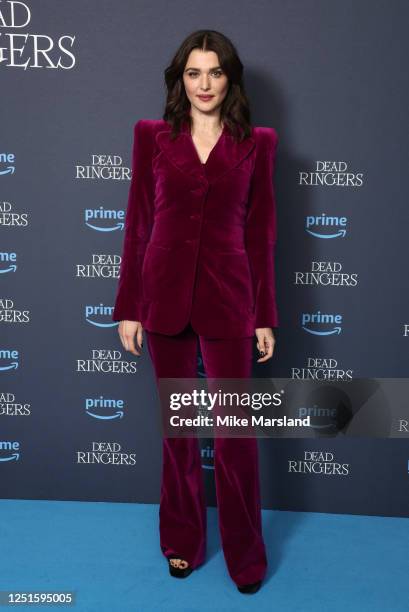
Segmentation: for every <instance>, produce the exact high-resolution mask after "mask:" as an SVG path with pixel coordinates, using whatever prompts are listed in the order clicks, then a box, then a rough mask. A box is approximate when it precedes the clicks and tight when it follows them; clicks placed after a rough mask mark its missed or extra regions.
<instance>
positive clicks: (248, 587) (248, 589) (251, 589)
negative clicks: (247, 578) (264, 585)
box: [237, 580, 262, 594]
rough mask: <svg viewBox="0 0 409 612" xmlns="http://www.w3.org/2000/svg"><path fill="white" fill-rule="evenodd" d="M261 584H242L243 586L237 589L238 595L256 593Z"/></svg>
mask: <svg viewBox="0 0 409 612" xmlns="http://www.w3.org/2000/svg"><path fill="white" fill-rule="evenodd" d="M261 582H262V581H261V580H258V581H257V582H252V583H251V584H244V585H243V586H238V587H237V588H238V590H239V591H240V593H248V594H252V593H257V591H258V590H259V588H260V587H261Z"/></svg>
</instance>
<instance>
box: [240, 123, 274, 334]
mask: <svg viewBox="0 0 409 612" xmlns="http://www.w3.org/2000/svg"><path fill="white" fill-rule="evenodd" d="M277 144H278V136H277V132H276V131H275V129H274V128H262V129H261V130H260V133H259V134H258V138H257V142H256V147H257V149H256V159H255V164H254V169H253V175H252V179H251V184H250V190H249V207H248V211H247V216H246V226H245V241H246V250H247V253H248V257H249V263H250V270H251V274H252V279H253V289H254V296H255V327H256V328H258V327H278V326H279V319H278V312H277V304H276V287H275V261H274V250H275V243H276V238H277V213H276V197H275V188H274V184H273V177H274V168H275V159H276V151H277Z"/></svg>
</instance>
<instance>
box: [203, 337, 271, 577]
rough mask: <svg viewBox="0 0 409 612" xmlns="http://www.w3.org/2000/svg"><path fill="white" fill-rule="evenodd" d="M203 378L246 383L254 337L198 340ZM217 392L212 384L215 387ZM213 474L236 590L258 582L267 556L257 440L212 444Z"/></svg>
mask: <svg viewBox="0 0 409 612" xmlns="http://www.w3.org/2000/svg"><path fill="white" fill-rule="evenodd" d="M200 345H201V351H202V356H203V364H204V368H205V371H206V375H207V377H208V378H214V379H217V378H249V377H250V376H251V370H252V357H253V337H248V338H233V339H205V338H202V337H200ZM214 384H215V388H214V391H216V389H217V381H214ZM214 469H215V484H216V495H217V505H218V515H219V530H220V536H221V541H222V546H223V554H224V558H225V560H226V565H227V569H228V571H229V574H230V576H231V578H232V579H233V580H234V582H235V583H236V584H237V585H238V586H242V585H244V584H250V583H252V582H256V581H258V580H262V579H263V578H264V576H265V573H266V569H267V556H266V550H265V545H264V540H263V534H262V521H261V518H262V517H261V494H260V481H259V459H258V444H257V438H253V437H249V438H245V437H243V438H222V437H215V438H214Z"/></svg>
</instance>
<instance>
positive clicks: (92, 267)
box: [0, 0, 409, 516]
mask: <svg viewBox="0 0 409 612" xmlns="http://www.w3.org/2000/svg"><path fill="white" fill-rule="evenodd" d="M408 16H409V7H408V5H407V3H403V2H398V1H395V2H392V3H387V2H377V3H373V2H370V1H369V0H361V1H360V2H353V1H352V0H347V1H346V2H343V3H341V4H340V3H328V2H326V1H325V0H316V1H315V2H308V3H302V2H295V1H294V2H287V3H283V2H278V1H275V0H272V1H271V2H264V1H259V2H250V1H246V2H240V3H237V2H234V1H233V0H226V1H224V2H215V1H210V2H207V3H206V4H204V3H202V2H197V1H193V2H190V3H188V4H187V3H185V2H182V1H180V0H175V2H172V3H168V2H165V1H156V2H153V3H152V2H150V3H148V2H145V1H144V2H139V1H137V2H135V1H131V0H121V1H120V2H117V3H116V4H113V3H112V2H108V0H98V1H97V0H88V1H87V2H85V3H84V2H79V1H78V0H75V1H74V2H71V3H63V2H61V3H56V2H52V1H51V0H41V1H39V0H35V1H34V0H26V1H24V2H12V1H7V0H1V1H0V92H1V93H0V104H1V134H0V236H1V247H0V313H1V315H0V478H1V496H2V497H3V498H21V499H51V500H52V499H55V500H84V501H91V500H93V501H95V500H100V501H119V502H143V503H158V501H159V485H160V477H161V461H162V454H161V453H162V440H161V431H160V412H159V401H158V394H157V389H156V385H155V379H154V371H153V366H152V363H151V360H150V357H149V353H148V349H147V346H146V342H145V343H144V347H143V354H142V356H141V357H135V356H133V355H132V354H131V353H129V352H127V351H125V350H124V349H123V348H122V345H121V343H120V340H119V336H118V326H117V323H114V322H113V321H112V319H111V316H112V311H113V306H114V300H115V294H116V288H117V282H118V273H119V266H120V254H121V251H122V241H123V230H124V219H125V212H126V205H127V197H128V190H129V185H130V179H131V167H130V165H131V150H132V139H133V126H134V124H135V122H136V121H137V120H138V119H141V118H151V119H158V118H161V116H162V113H163V109H164V101H165V85H164V78H163V71H164V69H165V67H166V66H167V65H168V64H169V62H170V60H171V58H172V56H173V53H174V52H175V50H176V49H177V47H178V46H179V44H180V43H181V41H182V40H183V39H184V38H185V37H186V36H187V35H188V34H189V33H190V32H192V31H194V30H197V29H201V28H209V29H215V30H218V31H221V32H223V33H224V34H226V35H227V36H228V37H230V38H231V39H232V41H233V43H234V44H235V45H236V47H237V49H238V51H239V54H240V57H241V59H242V62H243V64H244V66H245V86H246V90H247V94H248V97H249V99H250V103H251V109H252V121H253V124H254V125H265V126H271V127H274V128H275V129H276V130H277V133H278V136H279V145H278V151H277V162H276V169H275V190H276V198H277V217H278V243H277V249H276V276H277V295H278V306H279V315H280V327H279V328H278V329H277V330H276V333H275V335H276V339H277V342H276V348H275V352H274V357H273V359H272V360H270V361H269V362H267V363H266V364H257V363H256V359H257V357H258V355H257V351H256V345H255V344H254V372H253V375H254V377H256V378H263V377H282V378H288V379H301V380H306V381H308V380H322V381H328V382H329V383H330V382H335V381H348V380H350V381H355V380H356V381H357V384H359V380H358V379H362V390H363V391H365V389H366V387H365V385H367V384H368V379H370V378H373V377H378V378H404V377H407V375H408V369H409V368H408V347H409V305H408V301H409V300H408V297H409V291H408V275H407V268H408V248H407V245H408V240H407V233H408V227H409V199H408V187H407V179H406V177H407V150H408V147H407V134H408V114H407V108H406V107H407V104H406V101H407V93H408V91H407V90H408V83H407V77H406V71H405V70H404V69H403V68H402V58H403V57H405V56H406V53H407V46H408V39H407V35H406V23H407V19H408ZM197 372H198V377H204V376H205V372H204V370H203V364H202V360H201V355H200V350H198V355H197ZM363 395H365V393H363ZM327 398H328V396H327ZM323 404H325V402H323ZM325 407H326V409H327V411H325V410H324V409H323V405H321V404H320V402H318V403H315V404H314V405H311V406H310V407H309V408H310V409H311V414H312V415H313V417H314V416H315V417H316V420H315V421H313V424H314V423H315V426H313V427H312V428H311V429H310V433H309V435H308V436H305V437H293V438H291V437H284V436H277V437H276V438H270V439H260V440H259V451H260V475H261V486H262V495H263V507H264V508H276V509H285V510H307V511H321V512H342V513H344V512H345V513H353V514H368V515H369V514H375V515H390V516H407V515H408V510H409V474H408V469H409V447H408V435H409V426H408V420H407V418H406V417H405V415H404V411H403V409H402V413H400V412H399V410H398V411H395V412H394V413H393V414H394V416H393V417H392V416H390V415H391V414H392V413H391V412H388V413H386V412H385V413H382V409H381V410H378V411H375V412H374V413H373V420H374V423H375V430H376V432H377V434H376V435H367V436H366V435H364V434H362V435H353V434H352V435H351V431H352V432H354V428H353V427H351V425H353V420H354V415H349V416H348V417H347V418H338V419H337V418H334V415H333V412H331V410H332V409H333V408H334V407H333V406H331V405H330V402H328V401H327V402H326V406H325ZM320 408H322V411H319V409H320ZM314 410H316V411H317V412H314ZM328 419H329V420H330V421H331V423H329V422H327V421H326V420H328ZM334 424H335V425H334ZM329 425H331V426H329ZM200 443H201V449H202V450H201V452H202V460H203V477H204V479H205V482H206V488H207V495H208V503H209V505H215V504H216V497H215V488H214V470H213V444H212V440H211V439H201V440H200Z"/></svg>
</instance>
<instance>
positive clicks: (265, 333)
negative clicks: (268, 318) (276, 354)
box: [256, 327, 275, 363]
mask: <svg viewBox="0 0 409 612" xmlns="http://www.w3.org/2000/svg"><path fill="white" fill-rule="evenodd" d="M256 336H257V349H258V351H259V353H260V355H261V357H260V359H257V363H261V362H262V361H267V359H271V357H272V356H273V351H274V345H275V338H274V334H273V330H272V329H271V327H258V328H257V329H256Z"/></svg>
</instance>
